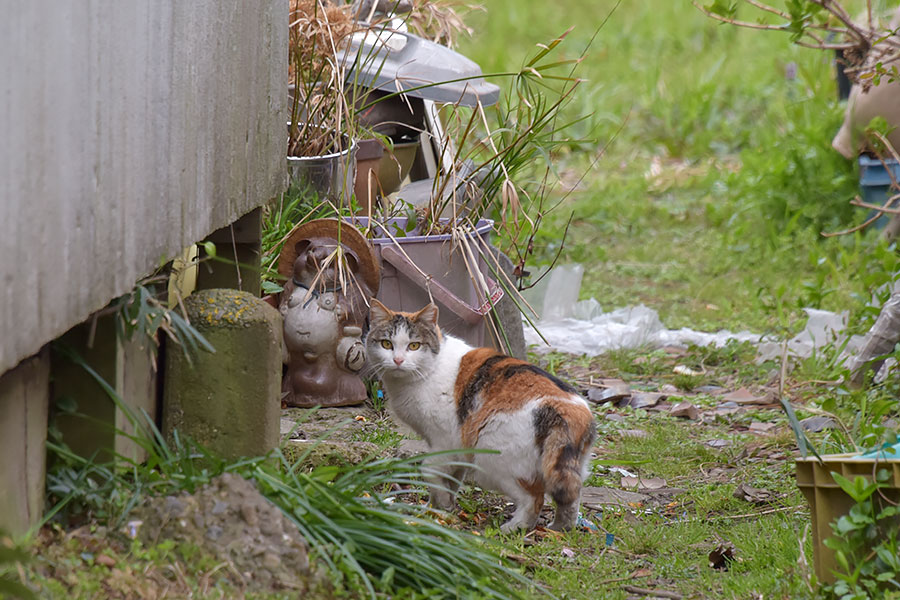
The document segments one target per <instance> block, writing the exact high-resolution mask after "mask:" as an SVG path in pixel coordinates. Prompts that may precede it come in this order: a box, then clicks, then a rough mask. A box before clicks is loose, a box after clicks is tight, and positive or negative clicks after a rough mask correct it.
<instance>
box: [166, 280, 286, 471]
mask: <svg viewBox="0 0 900 600" xmlns="http://www.w3.org/2000/svg"><path fill="white" fill-rule="evenodd" d="M185 308H186V309H187V313H188V317H189V318H190V319H191V324H192V325H194V327H196V328H197V329H198V330H199V331H200V332H201V333H202V334H203V335H204V337H206V339H207V341H209V343H210V344H211V345H212V346H213V348H215V353H214V354H213V353H210V352H206V351H200V352H197V353H195V354H194V355H192V356H191V359H190V360H188V358H187V357H186V356H185V355H184V353H183V352H181V351H179V349H178V348H172V347H170V348H169V352H168V353H167V356H166V375H165V396H164V410H163V428H164V430H165V433H166V436H167V437H168V438H169V439H172V433H173V431H175V430H177V431H178V432H179V434H180V435H188V436H190V437H191V438H193V439H194V440H195V441H197V442H198V443H200V444H201V445H203V446H205V447H207V448H209V449H210V450H212V451H213V452H214V453H216V454H217V455H221V456H224V457H227V458H233V457H237V456H253V455H260V454H265V453H266V452H268V451H269V450H271V449H272V448H274V447H275V446H276V445H277V444H278V435H279V416H280V408H281V364H282V363H281V335H282V334H281V332H282V322H281V315H280V314H278V311H276V310H275V309H274V308H272V307H271V306H269V305H268V304H266V303H265V302H263V301H262V300H260V299H259V298H256V297H255V296H252V295H251V294H248V293H246V292H239V291H236V290H227V289H214V290H203V291H199V292H196V293H194V294H192V295H191V296H189V297H188V298H187V299H186V300H185Z"/></svg>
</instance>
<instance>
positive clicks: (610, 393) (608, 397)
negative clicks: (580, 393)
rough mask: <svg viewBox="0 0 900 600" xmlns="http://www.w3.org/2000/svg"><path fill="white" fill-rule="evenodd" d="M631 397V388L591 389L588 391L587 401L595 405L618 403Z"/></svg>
mask: <svg viewBox="0 0 900 600" xmlns="http://www.w3.org/2000/svg"><path fill="white" fill-rule="evenodd" d="M629 397H631V388H629V387H627V386H626V387H624V388H591V389H589V390H588V393H587V399H588V400H590V401H591V402H594V403H596V404H603V403H606V402H618V401H619V400H623V399H625V398H629Z"/></svg>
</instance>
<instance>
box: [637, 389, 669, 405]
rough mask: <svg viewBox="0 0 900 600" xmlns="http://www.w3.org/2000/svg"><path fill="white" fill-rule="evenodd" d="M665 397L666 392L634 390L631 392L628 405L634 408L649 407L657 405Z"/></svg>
mask: <svg viewBox="0 0 900 600" xmlns="http://www.w3.org/2000/svg"><path fill="white" fill-rule="evenodd" d="M665 397H666V395H665V394H660V393H657V392H634V393H632V394H631V399H630V400H629V401H628V406H631V407H633V408H648V407H650V406H656V405H657V404H659V401H660V400H663V399H664V398H665Z"/></svg>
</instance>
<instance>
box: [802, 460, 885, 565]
mask: <svg viewBox="0 0 900 600" xmlns="http://www.w3.org/2000/svg"><path fill="white" fill-rule="evenodd" d="M879 469H888V470H889V471H890V473H891V478H890V479H889V481H888V487H886V488H884V489H882V490H881V492H882V493H883V494H884V496H885V497H887V498H888V499H889V500H890V501H891V502H895V503H896V502H898V501H900V459H898V458H889V459H886V458H875V457H874V456H869V455H860V454H830V455H825V456H823V457H822V462H821V463H820V462H819V461H818V459H816V458H815V457H807V458H803V459H798V460H797V486H798V487H799V488H800V491H801V492H803V495H804V496H805V497H806V500H807V502H809V510H810V518H811V521H812V532H813V544H814V553H815V555H814V559H815V560H814V562H815V569H816V576H817V577H818V578H819V581H823V582H828V583H832V582H834V579H835V578H834V575H833V574H832V571H833V570H835V569H836V568H837V563H836V561H835V558H834V554H833V553H832V551H831V550H830V549H829V548H827V547H825V544H823V542H824V541H825V540H826V539H828V538H829V537H831V536H832V535H833V532H832V529H831V523H833V522H834V521H836V520H837V519H838V518H840V517H841V516H843V515H846V514H847V513H849V512H850V508H851V507H852V506H853V505H854V501H853V499H852V498H851V497H850V496H848V495H847V494H846V493H845V492H844V491H843V490H842V489H841V487H840V486H839V485H838V484H837V482H835V480H834V477H832V476H831V473H832V472H835V473H839V474H841V475H843V476H844V477H846V478H848V479H850V480H853V479H854V478H855V477H856V476H857V475H862V476H863V477H865V478H867V479H868V480H869V481H872V478H873V477H874V474H875V473H876V471H877V470H879Z"/></svg>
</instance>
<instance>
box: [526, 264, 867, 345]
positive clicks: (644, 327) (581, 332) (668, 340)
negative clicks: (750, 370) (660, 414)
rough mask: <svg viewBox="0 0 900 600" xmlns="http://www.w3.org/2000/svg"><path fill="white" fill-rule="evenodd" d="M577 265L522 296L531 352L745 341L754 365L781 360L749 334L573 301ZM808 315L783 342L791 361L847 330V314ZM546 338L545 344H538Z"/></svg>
mask: <svg viewBox="0 0 900 600" xmlns="http://www.w3.org/2000/svg"><path fill="white" fill-rule="evenodd" d="M583 274H584V268H583V267H582V266H581V265H561V266H558V267H556V268H554V269H553V271H552V272H551V273H549V274H548V275H547V276H546V277H544V278H543V280H541V281H540V283H539V284H538V285H536V286H535V287H533V288H532V289H530V290H527V291H526V292H525V293H524V296H525V298H526V300H527V301H528V303H529V304H530V305H531V306H532V307H533V308H534V309H535V311H537V313H538V314H540V315H542V317H543V318H542V319H540V320H538V321H537V322H535V325H536V326H537V329H538V330H539V331H540V335H539V334H538V332H537V331H536V330H535V328H534V327H532V326H531V325H529V324H528V323H526V324H525V342H526V343H527V344H528V345H530V346H532V348H533V349H534V350H536V351H537V352H551V351H558V352H567V353H570V354H587V355H592V356H593V355H597V354H602V353H604V352H607V351H609V350H616V349H622V348H639V347H646V346H650V347H663V346H688V345H692V344H693V345H697V346H709V345H715V346H718V347H721V346H724V345H725V344H727V343H728V341H729V340H737V341H739V342H750V343H753V344H756V345H757V346H758V348H759V353H760V360H771V359H777V358H780V357H781V354H782V352H783V348H784V341H782V340H778V339H775V338H773V337H771V336H764V335H762V334H759V333H753V332H750V331H740V332H731V331H727V330H721V331H717V332H714V333H709V332H703V331H696V330H693V329H690V328H686V327H685V328H681V329H666V327H665V326H664V325H663V324H662V321H660V319H659V315H658V314H657V312H656V311H655V310H653V309H651V308H648V307H646V306H643V305H638V306H631V307H627V308H618V309H616V310H613V311H610V312H603V310H602V308H601V306H600V303H599V302H597V300H595V299H594V298H591V299H589V300H582V301H578V293H579V291H580V289H581V278H582V276H583ZM804 310H805V311H806V313H807V315H808V316H809V319H808V321H807V324H806V328H805V329H804V330H803V331H802V332H800V333H799V334H798V335H797V336H795V337H793V338H792V339H790V340H788V341H787V351H788V353H789V354H790V355H791V356H796V357H802V358H805V357H808V356H811V355H812V354H813V353H814V352H815V351H816V350H817V349H820V348H823V347H825V346H827V345H830V344H832V343H835V342H838V343H839V344H842V343H843V340H842V339H841V336H840V333H841V332H842V331H843V330H844V328H845V327H846V325H847V314H846V313H842V314H837V313H832V312H828V311H824V310H817V309H812V308H807V309H804ZM541 335H543V338H544V339H546V341H547V343H544V340H543V339H542V338H541ZM860 341H861V338H859V337H858V336H854V337H853V338H851V340H850V341H849V342H848V343H847V345H846V348H845V352H846V351H851V350H853V349H854V348H855V347H856V346H858V344H859V342H860Z"/></svg>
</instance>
